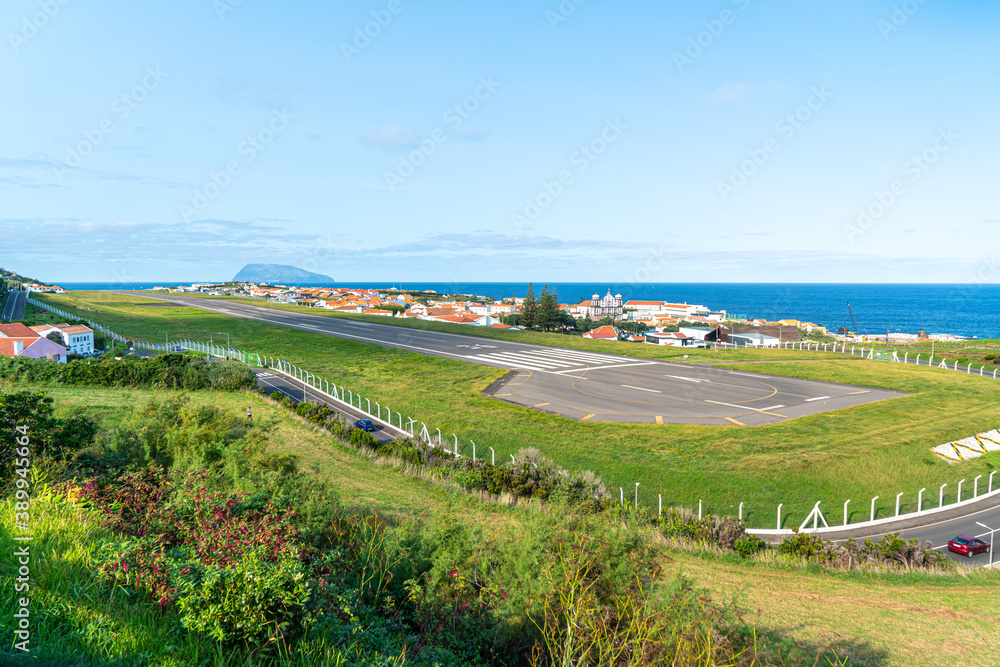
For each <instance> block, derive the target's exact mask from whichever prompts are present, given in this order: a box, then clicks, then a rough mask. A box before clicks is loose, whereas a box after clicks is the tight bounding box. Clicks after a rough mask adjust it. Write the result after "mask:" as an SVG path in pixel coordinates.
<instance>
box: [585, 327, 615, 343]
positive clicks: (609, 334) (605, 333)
mask: <svg viewBox="0 0 1000 667" xmlns="http://www.w3.org/2000/svg"><path fill="white" fill-rule="evenodd" d="M583 337H584V338H603V339H608V340H618V329H615V328H614V327H613V326H611V325H610V324H605V325H604V326H601V327H597V328H596V329H591V330H590V331H588V332H587V333H585V334H583Z"/></svg>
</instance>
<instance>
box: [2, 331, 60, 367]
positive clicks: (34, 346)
mask: <svg viewBox="0 0 1000 667" xmlns="http://www.w3.org/2000/svg"><path fill="white" fill-rule="evenodd" d="M0 355H3V356H5V357H28V358H29V359H50V360H52V361H56V362H58V363H60V364H65V363H66V348H65V347H63V346H62V345H59V344H58V343H54V342H52V341H51V340H49V339H48V338H44V337H42V336H39V335H38V334H37V333H35V332H34V331H32V330H31V329H29V328H28V327H26V326H24V325H23V324H20V323H15V324H0Z"/></svg>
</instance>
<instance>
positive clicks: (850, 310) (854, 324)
mask: <svg viewBox="0 0 1000 667" xmlns="http://www.w3.org/2000/svg"><path fill="white" fill-rule="evenodd" d="M847 316H848V317H850V318H851V326H852V327H853V329H851V333H852V334H853V335H855V336H857V335H859V331H858V321H857V320H855V319H854V309H853V308H851V302H850V301H848V302H847ZM865 335H868V330H867V329H865Z"/></svg>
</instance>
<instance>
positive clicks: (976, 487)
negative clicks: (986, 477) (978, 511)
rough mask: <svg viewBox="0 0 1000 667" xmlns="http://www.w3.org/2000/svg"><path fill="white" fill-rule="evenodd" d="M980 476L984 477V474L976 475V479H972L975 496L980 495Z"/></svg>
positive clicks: (973, 495)
mask: <svg viewBox="0 0 1000 667" xmlns="http://www.w3.org/2000/svg"><path fill="white" fill-rule="evenodd" d="M980 477H982V475H976V478H975V479H974V480H972V497H973V498H978V497H979V478H980Z"/></svg>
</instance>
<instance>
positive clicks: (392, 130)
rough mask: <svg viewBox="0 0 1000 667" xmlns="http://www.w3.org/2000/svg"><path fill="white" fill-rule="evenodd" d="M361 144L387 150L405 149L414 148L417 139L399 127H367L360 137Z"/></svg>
mask: <svg viewBox="0 0 1000 667" xmlns="http://www.w3.org/2000/svg"><path fill="white" fill-rule="evenodd" d="M361 143H364V144H369V145H372V146H385V147H387V148H405V147H407V146H416V145H417V138H416V137H415V136H413V133H412V132H410V131H409V130H407V129H406V128H405V127H400V126H399V125H382V126H381V127H376V126H374V125H369V126H368V129H366V130H365V133H364V135H363V136H362V137H361Z"/></svg>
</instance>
